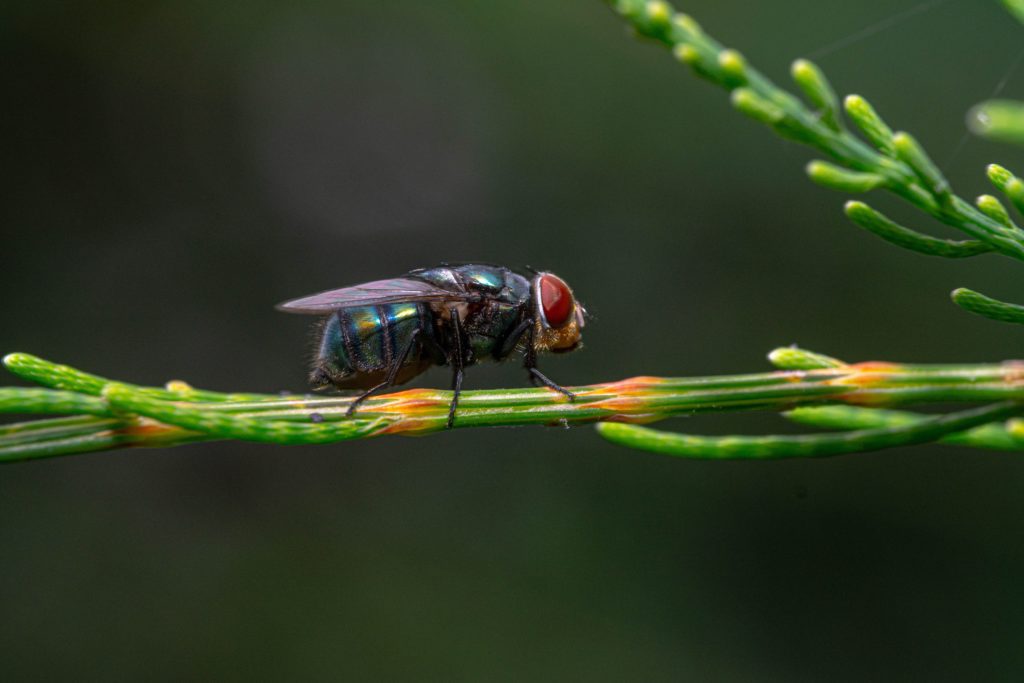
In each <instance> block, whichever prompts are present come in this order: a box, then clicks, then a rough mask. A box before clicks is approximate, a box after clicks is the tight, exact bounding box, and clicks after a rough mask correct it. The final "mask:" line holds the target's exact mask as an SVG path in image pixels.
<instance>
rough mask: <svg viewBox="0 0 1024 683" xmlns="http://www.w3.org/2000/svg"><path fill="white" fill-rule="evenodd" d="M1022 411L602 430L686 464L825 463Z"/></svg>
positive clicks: (1004, 406)
mask: <svg viewBox="0 0 1024 683" xmlns="http://www.w3.org/2000/svg"><path fill="white" fill-rule="evenodd" d="M1021 411H1024V406H1022V405H1021V404H1018V403H1015V402H1009V403H998V404H996V405H991V406H983V407H980V408H972V409H970V410H965V411H963V412H959V413H951V414H949V415H942V416H938V417H931V418H923V419H921V420H917V421H915V422H913V423H910V424H906V425H901V426H897V427H882V428H878V429H865V430H860V431H853V432H844V433H842V434H811V435H806V434H804V435H799V436H775V435H772V436H693V435H690V434H672V433H666V432H662V431H659V430H656V429H650V428H648V427H638V426H636V425H628V424H616V423H614V422H606V423H604V424H600V425H598V426H597V429H598V431H599V432H600V433H601V436H603V437H605V438H606V439H608V440H609V441H611V442H612V443H617V444H619V445H622V446H627V447H629V448H638V449H640V450H644V451H651V452H653V453H661V454H663V455H672V456H676V457H680V458H712V459H769V458H771V459H778V458H821V457H827V456H833V455H842V454H845V453H863V452H866V451H875V450H881V449H884V448H895V447H897V446H912V445H915V444H920V443H927V442H929V441H934V440H936V439H939V438H942V437H944V436H947V435H950V434H955V433H957V432H961V431H964V430H968V429H972V428H975V427H978V426H979V425H984V424H987V423H989V422H993V421H996V420H1002V419H1005V418H1007V417H1011V416H1013V415H1018V414H1020V413H1021Z"/></svg>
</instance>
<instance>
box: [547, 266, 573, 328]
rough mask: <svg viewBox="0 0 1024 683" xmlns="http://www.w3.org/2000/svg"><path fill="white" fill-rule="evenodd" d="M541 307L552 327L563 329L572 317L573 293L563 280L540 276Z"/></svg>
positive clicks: (550, 276)
mask: <svg viewBox="0 0 1024 683" xmlns="http://www.w3.org/2000/svg"><path fill="white" fill-rule="evenodd" d="M539 289H540V307H541V310H542V311H543V312H544V318H545V319H546V320H547V322H548V325H550V326H551V327H561V326H562V325H565V324H566V323H567V322H569V318H570V317H572V310H573V304H572V291H571V290H570V289H569V285H567V284H565V282H563V281H562V279H561V278H559V277H556V276H554V275H551V274H544V275H541V276H540V287H539Z"/></svg>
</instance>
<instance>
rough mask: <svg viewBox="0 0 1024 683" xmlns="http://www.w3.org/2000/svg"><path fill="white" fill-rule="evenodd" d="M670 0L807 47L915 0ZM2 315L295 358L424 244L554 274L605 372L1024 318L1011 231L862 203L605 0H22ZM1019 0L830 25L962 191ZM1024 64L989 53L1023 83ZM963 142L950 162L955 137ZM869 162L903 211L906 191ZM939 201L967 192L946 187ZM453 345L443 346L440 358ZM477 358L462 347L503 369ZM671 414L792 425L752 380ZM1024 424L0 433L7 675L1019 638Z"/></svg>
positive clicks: (1022, 624)
mask: <svg viewBox="0 0 1024 683" xmlns="http://www.w3.org/2000/svg"><path fill="white" fill-rule="evenodd" d="M916 5H917V3H916V2H914V1H913V0H907V1H906V2H902V1H901V2H899V3H894V2H885V1H883V0H872V1H870V2H868V1H865V2H858V3H849V2H838V1H832V2H823V3H804V2H797V1H796V0H786V1H775V2H760V3H751V2H742V1H740V0H732V1H726V2H711V1H709V0H704V1H701V2H697V1H694V2H690V3H687V4H686V5H685V6H684V7H683V8H682V9H685V10H686V11H689V12H691V13H692V14H693V15H694V16H696V18H697V19H698V20H699V21H700V22H701V23H702V24H703V25H704V26H705V28H706V29H707V30H708V31H709V32H711V33H712V34H713V35H715V36H716V37H718V38H719V39H721V40H722V41H723V42H725V43H726V44H728V45H734V46H736V47H737V48H739V49H740V50H742V51H743V52H744V53H745V54H746V55H747V56H748V58H749V59H750V60H751V61H752V62H753V63H754V64H755V65H757V66H758V67H759V68H761V69H762V70H764V71H765V72H766V73H767V74H768V75H769V76H771V77H773V78H775V79H776V80H778V81H787V80H788V78H787V76H786V74H787V72H788V65H789V62H790V61H791V60H792V59H793V58H795V57H797V56H800V55H803V54H807V53H811V52H813V51H815V50H817V49H819V48H821V47H822V46H826V45H829V44H832V43H834V42H835V41H840V40H843V39H845V38H847V37H849V36H851V35H853V34H856V33H857V32H858V31H860V30H861V29H862V28H864V27H866V26H870V25H872V24H875V23H876V22H879V21H883V20H885V19H887V18H890V17H892V16H893V15H894V14H896V13H899V12H901V11H904V10H905V9H907V8H909V7H913V6H916ZM3 14H4V18H3V19H2V20H0V50H2V54H3V63H4V69H3V70H2V74H0V83H2V85H3V100H2V103H0V121H2V125H3V130H4V141H5V144H4V153H3V156H4V159H5V163H4V164H3V166H2V168H0V174H2V177H0V187H2V188H3V189H2V192H3V194H4V199H3V201H2V203H0V225H2V230H3V233H2V237H3V241H2V245H3V246H2V249H0V287H2V290H0V291H2V292H3V301H2V309H0V310H2V324H0V350H2V351H3V352H8V351H13V350H19V351H27V352H31V353H35V354H38V355H41V356H44V357H47V358H52V359H54V360H59V361H63V362H67V363H70V364H72V365H76V366H78V367H81V368H84V369H87V370H90V371H93V372H96V373H99V374H102V375H106V376H113V377H118V378H122V379H126V380H130V381H134V382H140V383H149V384H160V383H162V382H164V381H165V380H167V379H170V378H181V379H185V380H187V381H189V382H191V383H193V384H194V385H196V386H201V387H208V388H216V389H236V390H258V391H275V390H279V389H284V388H288V389H292V390H301V389H303V388H304V386H305V385H304V377H305V367H304V359H305V356H306V353H307V350H308V344H309V339H308V336H309V333H308V331H307V324H308V322H309V321H308V320H307V319H303V318H299V317H291V316H283V315H281V314H278V313H276V312H274V311H273V309H272V306H273V304H274V303H276V302H278V301H280V300H283V299H286V298H290V297H293V296H297V295H302V294H306V293H309V292H312V291H317V290H320V289H325V288H328V287H336V286H342V285H346V284H353V283H356V282H360V281H363V280H368V279H375V278H379V277H385V276H390V275H395V274H399V273H402V272H404V271H406V270H408V269H410V268H413V267H418V266H424V265H431V264H434V263H436V262H438V261H443V260H453V261H459V260H483V261H491V262H498V263H506V264H510V265H517V266H518V265H522V264H531V265H534V266H538V267H544V268H549V269H551V270H554V271H555V272H557V273H559V274H561V275H563V276H564V277H565V278H566V279H567V280H568V281H569V282H570V283H571V284H572V285H573V286H574V288H575V290H576V292H577V293H578V295H579V296H580V298H581V299H582V300H583V301H584V302H585V303H586V304H587V306H588V308H589V309H590V310H591V311H592V312H593V313H594V314H595V319H594V320H593V322H592V324H591V325H590V326H588V328H587V334H586V343H587V347H586V349H585V350H584V351H583V352H580V353H578V354H573V355H571V356H567V357H560V358H549V359H546V362H544V363H543V364H542V367H543V368H545V370H546V371H548V373H549V374H550V375H551V376H552V377H554V378H555V379H556V380H558V381H560V382H562V383H566V384H572V383H582V382H592V381H600V380H610V379H617V378H622V377H627V376H630V375H635V374H671V375H696V374H714V373H732V372H745V371H758V370H762V369H764V368H766V366H767V363H766V361H765V359H764V355H765V353H766V352H767V351H768V350H770V349H771V348H772V347H774V346H777V345H781V344H789V343H792V342H799V343H800V344H802V345H804V346H806V347H809V348H812V349H816V350H819V351H822V352H825V353H830V354H833V355H836V356H839V357H842V358H845V359H848V360H866V359H886V360H913V361H922V362H927V361H992V360H1001V359H1005V358H1012V357H1020V356H1021V355H1022V354H1021V351H1020V342H1021V339H1022V337H1021V333H1020V331H1018V330H1016V329H1014V328H1012V327H1010V326H1005V325H1000V324H998V323H993V322H988V321H985V320H981V319H979V318H976V317H973V316H971V315H969V314H966V313H963V312H961V311H959V310H957V309H956V307H955V306H953V305H952V304H951V303H949V301H948V297H947V294H948V292H949V291H950V290H951V289H953V288H954V287H956V286H960V285H964V286H970V287H974V288H977V289H980V290H981V291H984V292H987V293H990V294H992V295H995V296H998V297H1000V298H1008V299H1011V300H1020V299H1022V298H1024V292H1022V290H1021V288H1020V287H1015V286H1013V285H1012V283H1013V282H1014V281H1015V280H1016V281H1019V278H1020V276H1021V274H1022V273H1024V270H1022V269H1021V265H1020V264H1016V263H1012V262H1010V261H1008V260H1006V259H1000V258H998V257H983V258H979V259H975V260H971V261H966V262H947V261H940V260H929V259H928V258H926V257H920V256H916V255H914V254H911V253H908V252H904V251H901V250H899V249H896V248H895V247H891V246H889V245H887V244H884V243H882V242H880V241H879V240H877V239H875V238H873V237H871V236H869V235H867V234H865V233H863V232H861V231H859V230H858V229H857V228H855V227H852V226H851V225H849V224H848V223H847V222H846V221H845V219H844V218H843V216H842V214H841V211H840V207H841V204H842V202H843V201H844V200H845V197H843V196H842V195H839V194H835V193H832V192H829V191H827V190H824V189H821V188H818V187H815V186H813V185H811V184H810V183H809V182H808V181H807V180H806V179H805V178H804V176H803V173H802V166H803V164H804V163H805V162H806V161H807V160H808V159H810V158H812V156H811V155H810V153H809V152H808V151H807V150H805V149H803V148H800V147H796V146H794V145H791V144H789V143H785V142H782V141H780V140H778V139H776V138H774V137H773V136H772V135H770V134H769V133H768V132H767V131H766V130H764V129H762V128H761V127H760V126H758V125H756V124H754V123H752V122H750V121H748V120H747V119H745V118H743V117H741V116H740V115H738V114H736V113H734V112H732V111H731V110H730V108H729V105H728V103H727V101H726V98H725V97H724V95H723V93H722V92H720V91H718V90H716V89H714V88H712V87H711V86H709V85H707V84H705V83H703V82H700V81H698V80H697V79H695V78H693V77H692V76H691V75H690V74H689V73H688V72H687V71H686V70H685V69H684V68H682V67H681V66H680V65H678V64H676V63H675V62H674V61H673V60H672V59H671V58H670V57H669V55H668V54H667V53H666V52H664V51H663V50H661V49H659V48H656V47H654V46H651V45H647V44H642V43H639V42H637V41H635V40H633V39H631V38H630V37H629V36H628V35H627V33H626V31H625V29H624V25H623V22H622V21H621V20H620V19H619V18H617V17H616V16H614V15H613V14H612V13H611V12H609V11H608V10H607V9H606V8H605V6H604V5H603V3H602V2H600V1H599V0H559V1H558V2H552V1H541V0H529V1H527V0H501V1H494V0H492V1H490V2H486V3H480V2H469V1H466V0H461V1H460V0H435V1H434V2H429V3H427V2H414V1H412V0H399V1H395V2H388V3H365V2H346V1H339V2H316V1H312V0H300V1H299V2H293V3H287V4H285V3H274V2H265V1H260V0H257V1H255V2H248V3H227V2H199V1H197V0H191V1H182V2H154V1H152V0H141V1H135V2H89V3H71V2H56V1H53V0H31V1H29V0H7V2H5V3H4V12H3ZM1022 31H1024V28H1022V27H1021V26H1019V25H1017V24H1015V23H1014V22H1013V21H1012V20H1011V19H1010V18H1009V16H1008V15H1006V14H1005V13H1004V12H1003V11H1002V9H1001V8H1000V7H999V6H998V4H997V3H996V2H994V1H992V2H983V1H980V0H979V1H976V2H967V1H963V0H960V1H957V0H951V1H949V2H945V3H942V4H939V5H937V6H935V7H933V8H932V9H931V10H930V11H928V12H923V13H920V14H918V15H916V16H914V18H913V19H911V20H909V21H907V22H905V23H902V24H899V25H898V26H896V27H894V28H892V29H891V30H888V31H886V32H883V33H879V34H877V35H873V36H871V37H870V38H867V39H864V40H861V41H857V42H854V43H852V44H850V45H848V46H846V47H843V48H842V49H839V50H837V51H835V52H832V53H831V54H828V55H826V56H824V57H822V58H821V59H820V60H819V63H820V64H821V66H822V67H823V69H824V70H825V71H826V72H827V73H828V74H829V75H830V77H831V78H832V80H833V82H834V83H835V85H836V87H837V88H838V89H839V90H840V91H841V92H843V93H846V92H858V93H860V94H863V95H865V96H866V97H868V98H869V99H870V100H871V101H872V102H873V103H874V104H875V105H876V106H877V107H878V109H879V110H880V112H881V113H882V114H883V115H884V116H886V117H887V118H888V120H889V121H890V123H892V124H893V125H894V126H895V127H897V128H907V129H909V130H911V131H913V132H914V133H915V134H916V135H917V136H918V137H919V139H920V140H921V141H922V142H923V143H924V144H925V146H926V147H927V148H928V149H929V150H930V151H931V152H932V154H933V155H934V157H935V158H936V160H937V161H938V162H940V163H942V164H944V165H946V166H947V171H948V173H949V175H950V178H951V180H952V181H953V182H954V184H955V185H956V186H957V188H958V189H959V191H960V193H961V194H963V195H965V196H967V197H972V196H974V195H976V194H979V193H981V192H987V191H989V188H988V187H987V185H986V182H985V180H984V175H983V168H984V164H985V163H987V162H990V161H998V162H1001V163H1005V164H1007V165H1009V166H1010V167H1011V168H1013V167H1016V168H1018V169H1020V168H1022V167H1024V154H1022V152H1021V151H1020V150H1015V149H1012V148H1007V147H1001V146H997V145H994V144H992V143H988V142H984V141H980V140H977V139H970V140H968V141H967V142H966V144H965V145H964V146H963V147H962V148H961V149H960V150H959V151H958V152H957V151H956V150H957V147H958V143H959V142H960V140H961V138H962V136H963V131H964V125H963V117H964V113H965V112H966V111H967V109H968V108H969V107H970V106H971V105H972V104H974V103H976V102H977V101H979V100H982V99H984V98H985V97H987V96H988V95H990V94H991V92H992V89H993V88H994V87H995V84H996V83H997V82H998V81H999V80H1000V78H1002V77H1003V76H1004V74H1005V73H1006V70H1007V67H1008V65H1009V63H1010V62H1012V61H1013V59H1014V57H1015V56H1016V55H1017V53H1018V51H1019V49H1020V48H1019V46H1020V44H1021V37H1022V35H1024V33H1022ZM1022 91H1024V74H1022V73H1017V74H1014V75H1011V79H1010V81H1009V82H1008V85H1007V89H1006V91H1005V94H1006V95H1010V96H1018V97H1019V96H1020V95H1021V92H1022ZM954 154H955V159H954V160H953V161H952V163H949V160H950V157H951V156H953V155H954ZM871 201H872V203H873V204H875V205H876V206H878V207H879V208H881V209H883V210H885V211H887V212H889V213H891V214H892V215H894V216H897V217H900V218H902V219H905V220H906V221H907V222H908V223H910V224H911V225H913V226H918V227H920V228H924V229H930V228H933V227H934V226H932V225H931V224H930V222H929V221H927V220H926V219H925V218H924V217H923V216H919V215H917V214H916V213H913V212H911V211H908V210H906V209H905V208H903V207H901V206H900V205H899V204H898V203H895V202H893V201H890V200H889V199H888V198H887V197H877V198H876V197H873V198H872V199H871ZM937 231H938V232H940V233H941V234H948V233H946V232H944V231H943V230H942V229H941V228H938V229H937ZM447 381H448V379H447V375H446V374H445V373H444V372H443V371H435V372H433V373H430V374H428V375H427V376H426V377H424V378H423V380H422V382H424V383H426V384H428V385H435V386H444V385H445V384H446V383H447ZM522 384H524V377H523V375H522V371H521V369H520V368H519V367H518V366H513V367H485V368H476V369H475V370H474V371H473V372H472V373H471V374H470V375H469V378H468V386H469V387H470V388H481V387H489V386H491V387H493V386H502V385H522ZM664 426H665V427H668V428H675V429H682V430H689V431H696V432H706V433H730V432H753V431H765V430H786V429H788V427H787V426H786V425H785V424H782V421H781V420H780V419H779V418H777V417H775V416H771V415H762V416H749V415H727V416H715V417H706V418H691V419H689V420H687V421H685V422H683V421H675V422H671V423H665V425H664ZM1022 492H1024V459H1022V458H1021V457H1020V456H1018V455H1007V454H998V453H978V452H971V451H967V450H961V449H953V448H947V449H939V448H916V449H912V450H900V451H890V452H884V453H877V454H867V455H862V456H849V457H844V458H838V459H833V460H827V461H820V462H806V461H794V462H757V463H743V462H718V463H705V462H689V461H676V460H670V459H667V458H662V457H659V456H654V455H648V454H643V453H637V452H631V451H628V450H624V449H620V448H617V447H614V446H611V445H608V444H606V443H604V442H602V441H601V440H600V439H599V438H598V437H597V436H596V435H595V434H594V433H593V431H592V430H590V429H588V428H578V429H571V430H568V431H566V430H550V429H540V428H537V429H517V430H515V431H511V430H466V431H456V432H453V433H448V434H441V435H436V436H432V437H428V438H421V439H398V438H395V439H391V440H388V439H382V440H377V441H370V442H365V443H350V444H344V445H333V446H321V447H310V448H277V447H269V446H260V445H248V444H242V443H214V444H206V445H200V446H190V447H182V448H177V449H170V450H157V451H125V452H120V453H110V454H98V455H87V456H80V457H74V458H66V459H57V460H52V461H43V462H36V463H30V464H23V465H16V466H9V467H5V468H3V470H2V472H0V576H2V579H0V675H2V676H3V678H4V679H6V680H56V679H66V680H111V681H120V680H124V681H135V680H142V679H144V680H222V679H223V680H233V679H234V680H237V679H245V680H359V679H363V680H366V679H390V680H676V679H683V680H723V681H724V680H729V681H732V680H739V681H744V680H780V681H783V680H784V681H816V680H823V679H825V678H826V677H827V678H828V679H830V680H865V679H869V678H870V679H872V680H885V679H906V678H908V677H911V676H912V675H913V676H917V677H921V678H923V677H927V678H928V679H930V680H943V679H959V680H963V679H965V678H968V677H970V678H971V679H973V680H998V679H1005V680H1014V679H1016V680H1019V678H1020V676H1021V674H1022V672H1024V650H1022V649H1021V647H1020V644H1021V642H1022V637H1024V609H1022V607H1024V593H1022V589H1021V585H1022V584H1021V577H1022V576H1024V547H1022V542H1021V541H1022V538H1024V514H1022V513H1024V495H1022Z"/></svg>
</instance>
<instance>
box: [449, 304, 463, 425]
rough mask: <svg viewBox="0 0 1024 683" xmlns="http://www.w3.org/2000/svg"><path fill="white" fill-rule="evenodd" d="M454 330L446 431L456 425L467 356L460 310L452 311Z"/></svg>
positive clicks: (450, 358) (450, 359)
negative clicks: (456, 409) (450, 397)
mask: <svg viewBox="0 0 1024 683" xmlns="http://www.w3.org/2000/svg"><path fill="white" fill-rule="evenodd" d="M450 312H451V316H452V330H453V331H454V333H455V339H454V346H455V348H454V349H453V351H452V353H451V354H450V356H449V359H448V362H449V363H451V366H452V403H451V405H450V406H449V407H448V424H447V425H446V427H445V429H451V428H452V425H454V424H455V406H457V405H458V404H459V394H460V393H462V369H463V365H464V363H465V360H466V356H465V355H464V352H463V350H462V321H461V320H460V319H459V311H458V309H455V308H452V309H451V311H450Z"/></svg>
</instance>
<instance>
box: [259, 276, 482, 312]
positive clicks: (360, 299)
mask: <svg viewBox="0 0 1024 683" xmlns="http://www.w3.org/2000/svg"><path fill="white" fill-rule="evenodd" d="M470 298H472V295H471V294H470V293H469V292H466V291H465V290H464V289H462V288H458V289H443V288H441V287H438V286H437V285H433V284H430V283H429V282H424V281H422V280H413V279H410V278H394V279H392V280H376V281H374V282H366V283H364V284H361V285H355V286H354V287H343V288H342V289H332V290H329V291H326V292H320V293H319V294H312V295H310V296H305V297H302V298H301V299H292V300H291V301H285V302H284V303H282V304H278V305H277V310H279V311H284V312H285V313H306V314H311V315H323V314H325V313H330V312H331V311H336V310H338V309H339V308H349V307H352V306H376V305H378V304H398V303H415V302H424V301H467V300H469V299H470Z"/></svg>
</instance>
